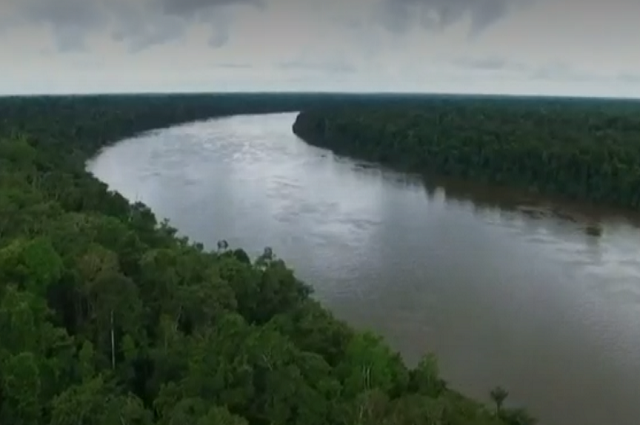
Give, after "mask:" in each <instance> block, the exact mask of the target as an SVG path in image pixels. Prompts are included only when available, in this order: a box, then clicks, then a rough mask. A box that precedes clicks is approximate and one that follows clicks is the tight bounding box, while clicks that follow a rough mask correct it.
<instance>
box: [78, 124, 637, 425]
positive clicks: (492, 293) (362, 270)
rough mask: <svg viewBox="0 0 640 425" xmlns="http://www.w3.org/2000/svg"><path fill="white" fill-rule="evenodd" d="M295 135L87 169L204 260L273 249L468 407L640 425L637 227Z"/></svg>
mask: <svg viewBox="0 0 640 425" xmlns="http://www.w3.org/2000/svg"><path fill="white" fill-rule="evenodd" d="M294 118H295V114H274V115H262V116H238V117H231V118H224V119H218V120H211V121H206V122H200V123H195V124H189V125H183V126H179V127H174V128H170V129H167V130H161V131H154V132H150V133H146V134H144V135H142V136H140V137H137V138H133V139H130V140H124V141H121V142H120V143H118V144H116V145H114V146H112V147H109V148H107V149H106V150H104V151H103V152H102V153H101V154H100V155H98V156H97V157H96V158H95V159H94V160H92V161H91V162H90V163H89V164H88V167H89V169H90V170H91V171H92V172H93V173H94V174H95V175H96V176H97V177H98V178H99V179H101V180H102V181H104V182H106V183H107V184H108V185H109V186H110V187H111V188H112V189H115V190H118V191H119V192H120V193H122V194H123V195H124V196H126V197H127V198H129V199H130V200H132V201H134V200H140V201H142V202H144V203H145V204H147V205H148V206H149V207H150V208H152V209H153V211H154V212H155V213H156V214H157V215H158V216H159V217H160V218H162V217H166V218H168V219H169V220H170V222H171V224H172V225H173V226H174V227H176V228H177V229H179V231H180V232H181V234H183V235H186V236H189V237H190V238H192V239H194V240H196V241H199V242H202V243H204V244H205V245H206V246H207V247H210V248H215V247H216V243H217V241H218V240H221V239H225V240H227V241H228V242H229V243H230V245H231V246H233V247H242V248H244V249H245V250H247V251H248V252H250V253H251V254H253V255H257V254H258V253H260V252H261V251H262V249H263V248H264V247H265V246H270V247H272V248H273V249H274V251H275V253H276V255H278V256H279V257H281V258H283V259H285V261H287V263H288V264H289V265H290V266H292V267H293V268H294V269H295V270H296V273H297V275H298V276H300V277H301V278H302V279H303V280H305V281H306V282H308V283H309V284H311V285H312V286H313V287H314V289H315V296H316V297H318V298H319V299H320V300H322V301H323V302H324V303H325V305H326V306H328V307H329V308H330V309H332V310H333V311H334V312H335V313H336V315H338V316H339V317H341V318H343V319H345V320H347V321H348V322H350V323H351V324H353V325H354V326H357V327H361V328H370V329H373V330H375V331H376V332H378V333H380V334H382V335H383V336H384V337H386V338H387V340H388V342H389V343H390V344H391V345H392V346H393V347H394V348H395V349H397V350H399V351H400V352H401V353H402V354H403V356H404V357H405V358H406V359H407V361H408V362H409V363H415V362H416V361H417V360H418V359H419V358H420V356H421V355H422V354H423V353H425V352H428V351H432V352H435V353H436V354H437V355H438V357H439V360H440V365H441V369H442V373H443V375H444V377H445V378H446V379H447V380H448V381H449V382H450V383H451V385H452V386H454V387H456V388H458V389H460V390H461V391H463V392H465V393H467V394H469V395H472V396H476V397H479V398H483V399H485V400H487V399H488V397H487V394H488V390H489V389H490V388H491V387H493V386H495V385H501V386H504V387H505V388H507V389H508V390H509V392H510V396H509V400H508V402H509V401H510V402H511V403H515V404H522V405H525V406H526V407H527V408H528V409H529V410H530V411H531V412H532V413H534V414H535V415H536V416H538V417H539V418H540V419H541V425H637V424H638V421H639V419H638V418H640V402H638V394H640V326H639V325H640V255H639V254H640V252H639V251H640V231H639V230H638V227H637V226H636V224H634V223H637V218H635V217H629V216H627V217H625V216H624V215H623V214H615V213H613V212H609V211H603V210H594V209H593V208H587V207H580V206H576V205H572V206H567V205H563V204H562V203H558V202H553V201H548V200H544V199H527V198H526V197H523V196H518V195H517V194H513V193H508V192H507V191H500V190H497V189H487V188H486V187H485V188H481V187H474V186H471V185H468V184H464V183H451V182H449V183H439V182H435V181H430V182H425V181H424V179H421V178H418V177H416V176H409V175H403V174H399V173H394V172H391V171H388V170H384V169H381V168H379V167H376V166H372V165H370V164H362V163H360V162H357V161H353V160H349V159H345V158H340V157H337V156H334V155H333V154H332V153H331V152H329V151H326V150H323V149H318V148H315V147H312V146H309V145H307V144H305V143H304V142H302V141H300V140H299V139H298V138H297V137H296V136H294V135H293V134H292V132H291V125H292V123H293V121H294ZM554 209H556V210H560V211H564V212H561V213H555V214H554V213H550V212H549V211H550V210H554ZM567 211H568V212H567Z"/></svg>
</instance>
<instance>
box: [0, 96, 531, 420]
mask: <svg viewBox="0 0 640 425" xmlns="http://www.w3.org/2000/svg"><path fill="white" fill-rule="evenodd" d="M365 100H366V99H365ZM365 100H363V99H362V98H360V97H344V98H340V97H339V96H337V95H326V96H324V97H323V96H316V95H215V96H214V95H172V96H169V95H146V96H142V95H141V96H87V97H82V96H76V97H31V98H3V99H0V123H1V125H0V423H2V424H12V425H39V424H49V425H116V424H118V425H133V424H135V425H185V424H194V425H292V424H301V425H302V424H304V425H326V424H344V425H356V424H362V425H366V424H371V425H373V424H376V425H378V424H380V425H411V424H448V425H525V424H533V423H535V421H534V419H533V418H531V417H530V416H529V415H528V414H527V413H526V412H525V411H524V410H521V409H512V408H507V407H505V406H504V401H505V399H506V398H507V392H506V391H505V390H503V389H501V388H499V387H498V388H496V389H494V390H493V391H491V394H490V397H491V398H492V399H493V404H491V405H489V404H485V403H483V402H479V401H476V400H472V399H470V398H468V397H465V396H464V395H462V394H460V393H459V392H457V391H455V390H454V389H451V388H450V387H449V386H448V385H447V383H446V382H445V381H444V380H443V379H442V377H441V376H440V375H439V372H438V364H437V361H436V359H435V358H434V356H433V355H427V356H425V358H424V359H423V360H422V361H421V362H420V363H419V364H418V365H417V366H416V367H414V368H408V367H407V366H406V365H405V364H404V363H403V361H402V359H401V358H400V355H399V354H398V353H397V352H394V351H393V350H392V349H391V348H390V347H389V346H388V345H387V344H385V342H384V341H383V340H381V339H380V338H379V337H378V336H376V335H374V334H372V333H370V332H362V331H356V330H354V329H352V328H350V327H349V326H347V325H346V324H345V323H343V322H341V321H340V320H337V319H336V318H335V317H334V316H333V315H332V314H331V313H330V312H329V311H327V310H326V309H325V308H323V307H322V306H321V305H320V304H319V303H318V302H317V301H315V300H314V298H313V297H312V296H311V295H312V291H311V288H310V287H309V286H308V285H306V284H305V283H303V282H301V281H300V280H299V279H297V278H296V276H295V275H294V274H293V272H292V270H291V269H290V268H289V267H287V265H286V264H285V263H284V262H283V261H282V260H281V259H279V258H278V257H277V256H276V255H275V254H274V253H273V252H272V251H271V250H270V249H269V248H265V250H264V253H263V254H262V255H261V256H259V257H258V258H255V259H251V258H249V257H248V255H247V254H246V253H245V252H244V251H243V250H242V249H239V248H235V249H234V248H231V247H229V246H228V244H227V243H226V242H224V241H221V242H220V243H219V244H218V246H217V247H213V249H205V248H204V247H203V246H202V245H201V244H199V243H197V242H193V241H189V240H188V239H187V238H184V237H178V236H176V229H174V228H172V227H171V226H170V225H169V224H168V223H167V222H166V221H158V220H157V219H156V217H155V216H154V214H153V213H152V212H151V211H150V210H149V209H148V208H147V207H146V206H144V205H143V204H141V203H133V204H132V203H130V202H128V201H127V200H126V199H124V198H123V197H122V196H121V195H120V194H118V193H116V192H113V191H110V190H108V188H107V186H106V185H105V184H104V183H102V182H100V181H98V180H97V179H95V178H94V177H93V176H92V175H91V174H89V173H88V172H87V171H86V170H85V163H86V161H87V160H88V159H89V158H90V157H91V156H92V155H95V154H96V153H97V152H98V151H99V149H101V148H102V147H104V146H107V145H108V144H109V143H112V142H114V141H117V140H118V139H121V138H124V137H129V136H134V135H135V134H137V133H140V132H143V131H148V130H151V129H154V128H160V127H166V126H169V125H174V124H179V123H184V122H188V121H194V120H200V119H207V118H215V117H220V116H225V115H231V114H239V113H266V112H283V111H296V110H299V109H301V108H303V107H309V106H313V105H316V106H317V105H323V107H329V106H331V107H334V106H337V105H338V104H345V102H346V103H349V102H351V103H352V104H353V105H356V104H361V103H364V102H365ZM372 102H374V103H375V102H378V103H380V102H381V101H380V100H379V99H374V100H373V101H372ZM470 355H471V354H470ZM488 395H489V394H488Z"/></svg>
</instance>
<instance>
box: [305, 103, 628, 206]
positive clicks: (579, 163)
mask: <svg viewBox="0 0 640 425" xmlns="http://www.w3.org/2000/svg"><path fill="white" fill-rule="evenodd" d="M639 117H640V102H637V101H629V100H595V99H553V98H547V99H543V98H539V99H535V98H533V99H518V98H513V99H511V98H477V97H476V98H453V97H433V98H429V99H422V100H420V101H417V100H413V101H412V102H405V103H403V102H390V103H389V104H385V105H383V104H373V103H372V104H362V103H361V104H357V105H354V104H347V105H344V106H343V107H339V108H336V107H333V106H331V107H322V106H321V107H312V108H310V109H307V110H305V111H304V112H302V113H301V114H299V115H298V117H297V119H296V122H295V124H294V126H293V130H294V132H295V133H296V134H297V135H298V136H299V137H301V138H302V139H304V140H305V141H307V142H309V143H311V144H314V145H318V146H321V147H326V148H330V149H332V150H334V151H336V152H338V153H342V154H346V155H351V156H355V157H359V158H363V159H367V160H373V161H378V162H381V163H385V164H388V165H391V166H396V167H399V168H403V169H408V170H412V171H419V172H426V173H432V174H436V175H445V176H453V177H461V178H467V179H471V180H475V181H483V182H489V183H494V184H500V185H505V186H513V187H517V188H524V189H526V190H531V191H534V192H539V193H546V194H554V195H562V196H564V197H567V198H571V199H576V200H583V201H590V202H594V203H606V204H611V205H618V206H623V207H632V208H637V207H640V139H639V137H638V135H639V134H640V118H639Z"/></svg>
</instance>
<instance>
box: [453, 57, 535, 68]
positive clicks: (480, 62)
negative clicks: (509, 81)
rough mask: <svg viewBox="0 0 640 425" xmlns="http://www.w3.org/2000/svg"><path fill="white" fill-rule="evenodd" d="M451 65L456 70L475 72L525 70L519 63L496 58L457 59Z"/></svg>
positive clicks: (524, 66)
mask: <svg viewBox="0 0 640 425" xmlns="http://www.w3.org/2000/svg"><path fill="white" fill-rule="evenodd" d="M451 64H452V65H453V66H455V67H457V68H463V69H470V70H475V71H523V70H526V68H527V67H526V65H524V64H522V63H520V62H515V61H511V60H508V59H506V58H501V57H497V56H489V57H480V58H478V57H463V58H457V59H454V60H452V61H451Z"/></svg>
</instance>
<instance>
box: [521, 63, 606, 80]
mask: <svg viewBox="0 0 640 425" xmlns="http://www.w3.org/2000/svg"><path fill="white" fill-rule="evenodd" d="M530 78H531V79H533V80H546V81H566V82H595V81H606V80H610V78H609V77H606V76H603V75H596V74H593V73H587V72H583V71H581V70H578V69H575V68H574V67H572V66H570V65H568V64H566V63H564V62H555V63H551V64H547V65H544V66H542V67H539V68H537V69H535V70H533V71H532V72H531V73H530Z"/></svg>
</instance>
